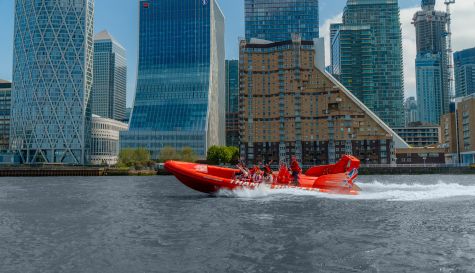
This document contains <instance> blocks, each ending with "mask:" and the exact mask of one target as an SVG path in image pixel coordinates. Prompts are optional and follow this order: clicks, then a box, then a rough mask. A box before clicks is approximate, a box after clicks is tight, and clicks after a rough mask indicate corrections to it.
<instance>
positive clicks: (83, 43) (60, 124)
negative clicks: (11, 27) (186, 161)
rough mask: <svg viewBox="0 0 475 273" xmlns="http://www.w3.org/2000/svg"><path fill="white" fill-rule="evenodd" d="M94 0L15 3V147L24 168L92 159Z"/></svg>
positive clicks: (13, 122) (17, 0)
mask: <svg viewBox="0 0 475 273" xmlns="http://www.w3.org/2000/svg"><path fill="white" fill-rule="evenodd" d="M93 17H94V1H93V0H75V1H31V0H16V1H15V37H14V53H13V57H14V59H13V89H12V110H11V113H12V115H11V138H10V148H11V149H12V150H14V151H17V152H18V153H19V154H20V156H21V158H22V161H23V162H24V163H65V164H85V163H87V161H88V157H89V155H88V154H89V145H90V122H91V112H90V107H89V95H90V91H91V86H92V70H93V66H92V65H93V34H94V33H93V29H94V25H93V24H94V22H93V19H94V18H93Z"/></svg>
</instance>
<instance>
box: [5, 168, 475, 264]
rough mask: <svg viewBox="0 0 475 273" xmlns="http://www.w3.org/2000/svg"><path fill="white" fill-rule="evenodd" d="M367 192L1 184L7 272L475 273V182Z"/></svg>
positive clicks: (380, 184) (375, 187)
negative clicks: (217, 191)
mask: <svg viewBox="0 0 475 273" xmlns="http://www.w3.org/2000/svg"><path fill="white" fill-rule="evenodd" d="M360 186H361V188H363V190H364V193H363V194H362V195H361V196H358V197H337V196H328V195H322V194H318V193H305V192H300V191H295V190H287V191H279V192H268V191H266V190H256V191H240V192H234V193H229V192H225V193H221V194H220V195H219V196H217V197H209V196H207V195H203V194H200V193H197V192H193V191H192V190H189V189H187V188H185V187H184V186H182V185H181V184H179V183H178V182H177V181H176V180H175V179H174V178H173V177H93V178H89V177H88V178H82V177H65V178H58V177H55V178H0V272H2V273H5V272H22V273H23V272H94V273H96V272H114V273H116V272H124V273H125V272H127V273H129V272H134V273H135V272H147V273H148V272H167V273H168V272H475V176H386V177H385V176H382V177H375V176H366V177H361V178H360Z"/></svg>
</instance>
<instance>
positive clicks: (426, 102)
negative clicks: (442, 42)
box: [416, 53, 444, 124]
mask: <svg viewBox="0 0 475 273" xmlns="http://www.w3.org/2000/svg"><path fill="white" fill-rule="evenodd" d="M441 77H442V60H441V56H440V55H439V54H430V53H427V54H424V55H418V56H417V58H416V83H417V102H418V110H419V119H420V121H423V122H428V123H431V124H439V123H440V117H441V116H442V114H441V113H443V107H444V105H443V103H442V102H443V99H442V98H443V93H442V90H443V88H442V87H443V83H442V81H441Z"/></svg>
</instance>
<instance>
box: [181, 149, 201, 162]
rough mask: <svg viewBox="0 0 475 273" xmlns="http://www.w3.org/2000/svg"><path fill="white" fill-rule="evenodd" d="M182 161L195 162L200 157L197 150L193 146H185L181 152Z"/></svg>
mask: <svg viewBox="0 0 475 273" xmlns="http://www.w3.org/2000/svg"><path fill="white" fill-rule="evenodd" d="M180 158H181V161H184V162H195V161H196V160H197V159H198V156H197V155H196V153H195V151H194V150H193V149H192V148H191V147H184V148H183V150H181V153H180Z"/></svg>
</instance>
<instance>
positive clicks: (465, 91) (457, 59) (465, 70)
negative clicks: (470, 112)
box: [454, 47, 475, 97]
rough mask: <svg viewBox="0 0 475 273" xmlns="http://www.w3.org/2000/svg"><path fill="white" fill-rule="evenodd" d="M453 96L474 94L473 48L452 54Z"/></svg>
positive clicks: (474, 54)
mask: <svg viewBox="0 0 475 273" xmlns="http://www.w3.org/2000/svg"><path fill="white" fill-rule="evenodd" d="M454 63H455V96H456V97H465V96H468V95H471V94H475V47H474V48H469V49H465V50H461V51H458V52H455V53H454Z"/></svg>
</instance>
